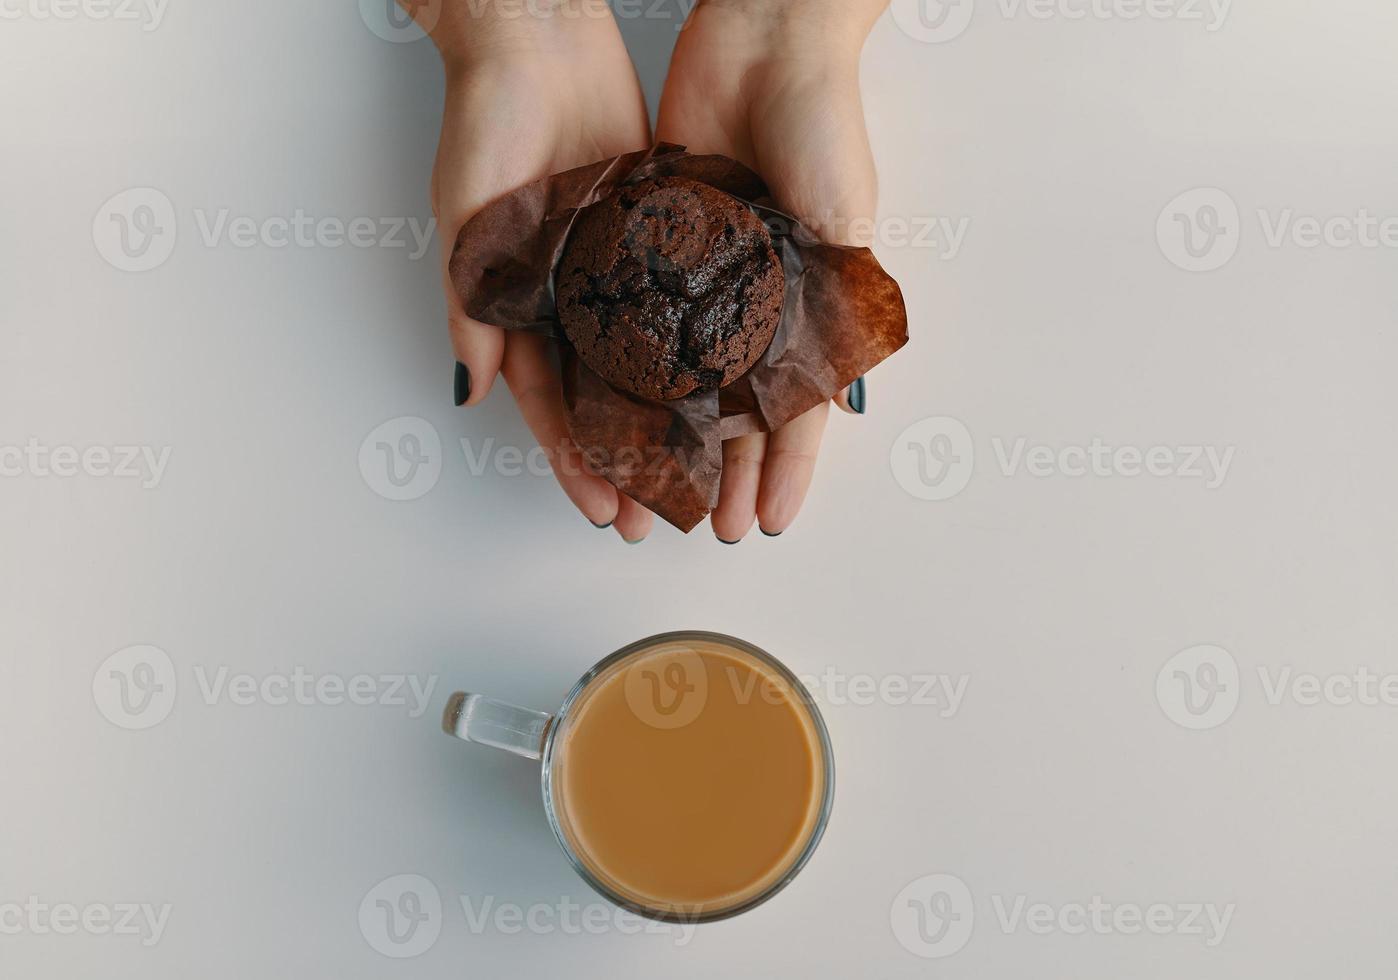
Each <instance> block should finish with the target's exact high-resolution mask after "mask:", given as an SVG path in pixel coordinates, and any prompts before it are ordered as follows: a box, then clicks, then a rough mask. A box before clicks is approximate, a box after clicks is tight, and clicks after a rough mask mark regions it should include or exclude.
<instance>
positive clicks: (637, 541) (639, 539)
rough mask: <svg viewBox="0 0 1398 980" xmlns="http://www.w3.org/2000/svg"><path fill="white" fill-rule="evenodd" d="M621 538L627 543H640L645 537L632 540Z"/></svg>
mask: <svg viewBox="0 0 1398 980" xmlns="http://www.w3.org/2000/svg"><path fill="white" fill-rule="evenodd" d="M621 540H623V541H625V542H626V543H627V544H640V543H641V542H642V541H644V540H645V538H637V539H636V540H635V541H632V540H631V539H630V538H622V539H621Z"/></svg>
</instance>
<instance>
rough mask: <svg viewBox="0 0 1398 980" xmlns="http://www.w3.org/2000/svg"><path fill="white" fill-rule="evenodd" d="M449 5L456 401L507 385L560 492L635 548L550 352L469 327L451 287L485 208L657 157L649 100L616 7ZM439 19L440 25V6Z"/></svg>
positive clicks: (448, 151) (446, 38)
mask: <svg viewBox="0 0 1398 980" xmlns="http://www.w3.org/2000/svg"><path fill="white" fill-rule="evenodd" d="M504 9H505V8H504V7H499V6H497V5H495V4H484V5H482V4H470V3H455V2H448V3H445V4H443V5H441V9H440V12H439V15H438V16H437V18H436V22H435V23H434V24H432V25H424V26H430V33H431V35H432V39H433V41H434V42H435V43H436V44H437V47H438V49H439V50H440V51H441V53H442V58H443V61H444V62H445V64H446V74H447V93H446V108H445V111H444V113H443V120H442V136H441V142H440V144H439V146H438V149H437V162H436V167H435V169H434V171H433V175H432V208H433V212H434V213H435V214H436V216H437V230H438V234H439V236H440V242H441V246H442V260H443V275H442V278H443V284H444V288H445V291H446V303H447V323H448V327H449V329H450V331H451V343H452V347H453V349H454V350H455V352H456V360H457V364H458V367H457V369H456V371H457V377H456V400H457V403H458V404H466V405H474V404H476V403H477V402H479V401H480V400H481V399H483V398H484V397H485V396H486V394H487V393H488V392H489V391H490V388H491V385H492V384H493V382H494V380H495V376H496V375H497V374H502V375H504V378H505V382H506V384H508V385H509V387H510V391H511V393H513V395H514V398H515V401H516V402H517V403H518V404H519V409H520V412H521V414H522V415H523V416H524V420H525V422H526V423H528V425H529V428H530V429H531V430H532V431H533V433H534V437H535V438H536V439H537V440H538V441H539V445H540V446H541V447H543V449H544V450H545V452H547V453H548V455H549V462H550V464H551V465H552V467H553V471H554V474H555V475H556V476H557V477H558V482H559V483H560V484H561V485H562V487H563V490H564V491H565V492H566V493H567V494H568V496H569V497H570V498H571V499H572V501H573V503H574V504H576V505H577V507H578V509H579V510H581V511H582V513H583V515H584V516H585V517H586V518H587V519H588V520H590V521H591V522H592V523H594V524H597V525H599V526H603V527H605V526H607V525H613V526H614V527H615V528H616V530H617V532H618V533H619V534H620V535H621V536H622V537H623V538H625V539H626V540H627V541H631V542H635V541H639V540H641V539H642V538H644V537H645V536H646V535H647V534H648V533H650V529H651V525H652V522H653V520H654V518H653V516H652V515H651V513H650V511H648V510H646V509H645V508H644V507H642V506H641V505H640V504H637V503H636V502H635V501H633V500H632V499H631V498H629V497H627V496H626V495H624V494H620V493H618V492H617V491H616V489H615V488H614V487H612V485H611V484H609V483H608V482H607V481H606V480H603V479H602V478H601V477H599V476H595V475H593V474H592V473H590V472H589V471H588V469H587V467H586V466H585V464H584V462H583V458H582V454H581V452H580V451H579V449H578V447H577V446H576V445H575V444H574V443H573V441H572V439H571V438H570V437H569V435H568V427H567V424H566V422H565V419H564V410H563V399H562V393H561V386H560V384H559V380H558V372H557V370H556V369H555V367H554V363H553V359H552V352H551V351H550V350H549V349H548V344H547V341H545V340H544V339H543V338H541V337H537V336H532V335H527V334H523V333H519V332H510V333H508V334H506V333H505V332H504V331H503V330H501V329H500V328H498V327H494V326H489V325H487V324H484V323H480V322H477V321H475V320H472V319H471V318H470V317H468V316H466V313H465V311H464V310H463V309H462V307H461V301H460V299H459V298H458V297H457V296H456V292H455V290H453V289H452V287H451V283H450V281H449V279H448V278H447V275H446V263H447V262H448V261H449V260H450V257H451V250H452V246H453V244H454V243H455V242H456V236H457V233H458V232H459V231H460V229H461V226H462V225H463V224H464V223H465V222H466V220H467V219H468V218H470V217H471V216H472V215H473V214H475V213H476V211H478V210H479V209H480V208H481V206H482V205H484V204H485V203H486V202H488V201H490V200H491V199H493V198H495V197H498V196H499V195H501V194H503V193H505V192H507V191H510V190H513V189H515V188H516V187H519V186H521V185H523V184H526V183H528V182H529V181H531V180H535V179H537V178H539V177H545V176H547V175H549V174H553V173H557V172H559V171H561V170H568V169H570V168H573V167H578V166H582V165H583V164H588V163H592V162H594V161H596V160H600V159H603V158H605V157H612V156H617V155H619V154H622V153H628V152H630V151H632V150H640V149H644V148H645V147H646V146H648V145H649V144H650V125H649V120H648V119H647V116H646V107H645V100H644V98H643V97H642V95H641V89H640V86H639V84H638V82H637V80H636V73H635V69H633V68H632V66H631V61H630V59H629V58H628V56H627V53H626V48H625V46H624V45H623V43H622V40H621V36H620V34H619V33H618V32H617V28H616V23H615V22H614V20H613V19H612V17H611V14H610V13H609V12H608V11H607V10H606V8H605V7H603V6H601V5H599V4H596V3H585V2H584V3H573V2H570V0H563V2H555V3H553V4H552V6H550V5H549V4H547V3H543V2H536V3H534V4H533V5H529V6H526V5H520V11H522V12H517V13H516V14H514V15H513V16H509V15H504V14H502V13H501V11H502V10H504ZM434 13H438V11H436V9H435V5H434Z"/></svg>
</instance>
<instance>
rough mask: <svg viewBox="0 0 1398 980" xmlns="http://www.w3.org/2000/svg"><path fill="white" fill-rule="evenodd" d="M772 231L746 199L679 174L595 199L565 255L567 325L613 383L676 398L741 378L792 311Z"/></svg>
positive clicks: (561, 284) (561, 285)
mask: <svg viewBox="0 0 1398 980" xmlns="http://www.w3.org/2000/svg"><path fill="white" fill-rule="evenodd" d="M785 285H786V280H785V276H784V274H783V272H782V267H781V261H780V260H779V259H778V258H777V254H776V252H775V251H774V250H773V248H772V237H771V235H770V234H769V233H768V231H767V228H766V226H765V225H764V224H763V223H762V220H761V219H760V218H758V217H757V215H755V214H753V213H752V212H751V211H750V210H748V209H747V208H746V207H745V206H744V205H743V204H742V203H741V202H740V201H738V200H737V199H735V198H733V197H730V196H729V195H727V194H725V193H723V192H722V191H720V190H718V189H716V188H713V187H710V186H708V185H707V184H701V183H699V182H697V181H693V180H686V179H683V178H679V177H661V178H656V179H650V180H643V181H640V182H638V183H635V184H628V185H625V186H623V187H621V188H620V189H619V190H618V191H616V193H614V194H612V195H611V196H610V197H606V198H603V199H602V200H600V201H598V202H597V203H595V204H593V205H591V206H589V207H587V208H584V209H583V210H582V211H581V212H580V213H579V214H578V216H577V219H576V221H575V223H574V225H573V230H572V234H571V235H570V236H569V239H568V243H567V245H566V246H565V247H564V250H563V258H562V261H561V262H560V263H559V267H558V273H557V279H556V288H557V304H558V316H559V319H560V321H561V322H562V325H563V331H564V333H565V334H567V336H568V339H569V340H570V341H571V342H572V344H573V346H574V347H575V348H576V349H577V352H578V356H579V357H581V358H582V360H583V363H585V364H586V365H587V366H588V367H590V368H591V369H592V370H593V371H595V372H596V373H597V374H599V375H600V376H601V377H602V378H603V379H605V380H606V381H608V382H609V383H611V384H612V385H614V386H616V387H618V388H621V389H623V390H625V391H629V392H631V393H633V394H636V395H640V396H641V397H643V398H651V399H658V400H668V399H673V398H683V397H684V396H685V395H688V394H691V393H693V392H696V391H712V390H714V389H717V388H721V387H723V386H724V385H727V384H731V383H733V382H734V381H736V380H737V379H738V378H740V377H742V375H743V374H745V373H746V372H747V371H748V369H749V368H751V367H752V366H753V365H754V364H755V363H757V360H758V358H760V357H761V356H762V353H763V351H765V350H766V349H767V345H768V344H770V343H771V342H772V335H773V334H774V333H775V332H776V329H777V324H778V322H779V321H780V320H781V312H782V300H783V294H784V291H785Z"/></svg>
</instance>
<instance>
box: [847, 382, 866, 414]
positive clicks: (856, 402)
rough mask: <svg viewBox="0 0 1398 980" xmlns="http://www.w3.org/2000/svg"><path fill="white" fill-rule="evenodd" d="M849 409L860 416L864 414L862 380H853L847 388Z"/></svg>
mask: <svg viewBox="0 0 1398 980" xmlns="http://www.w3.org/2000/svg"><path fill="white" fill-rule="evenodd" d="M849 407H850V408H852V409H854V410H855V412H857V413H858V414H860V415H863V414H864V379H863V378H855V379H854V384H852V385H850V386H849Z"/></svg>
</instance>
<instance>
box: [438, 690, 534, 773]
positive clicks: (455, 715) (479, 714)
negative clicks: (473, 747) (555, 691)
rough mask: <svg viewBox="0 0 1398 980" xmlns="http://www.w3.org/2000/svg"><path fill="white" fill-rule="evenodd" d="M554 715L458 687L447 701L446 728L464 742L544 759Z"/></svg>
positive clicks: (448, 732) (443, 724)
mask: <svg viewBox="0 0 1398 980" xmlns="http://www.w3.org/2000/svg"><path fill="white" fill-rule="evenodd" d="M552 724H553V715H551V714H549V713H548V712H546V711H531V710H529V709H528V708H521V707H519V706H518V705H513V704H507V703H505V702H504V701H496V700H494V699H493V698H487V697H483V696H481V695H479V694H469V693H467V692H465V691H458V692H456V693H455V694H453V695H452V696H451V698H450V699H449V700H448V701H447V710H446V712H445V713H444V714H443V715H442V730H443V731H445V732H446V733H447V734H448V735H455V736H456V737H457V738H459V739H461V740H462V741H464V742H476V743H478V744H480V745H489V746H492V747H493V748H497V749H504V750H505V751H506V752H513V753H514V754H515V755H522V756H524V757H525V758H526V759H535V760H537V759H540V758H542V757H543V754H544V739H545V738H547V737H548V732H549V726H550V725H552Z"/></svg>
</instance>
